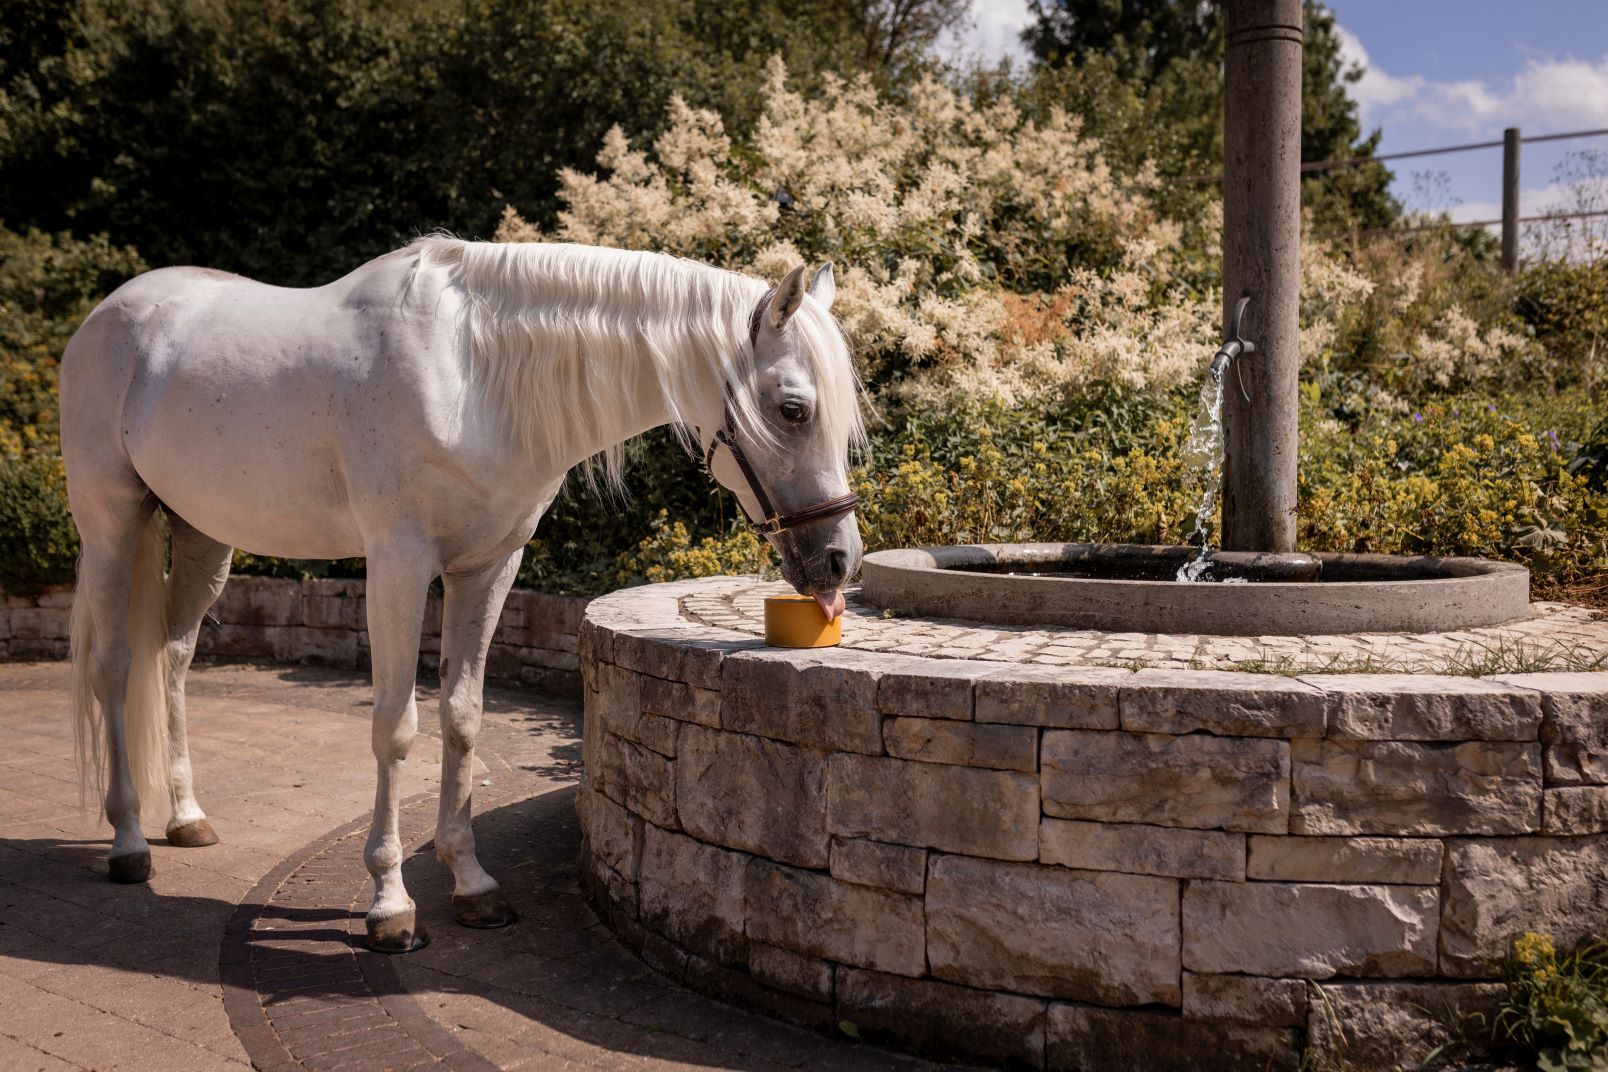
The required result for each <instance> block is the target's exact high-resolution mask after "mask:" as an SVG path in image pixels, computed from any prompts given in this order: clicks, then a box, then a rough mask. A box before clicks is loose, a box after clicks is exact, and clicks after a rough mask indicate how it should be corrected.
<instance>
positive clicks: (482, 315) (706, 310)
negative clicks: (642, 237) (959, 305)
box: [411, 236, 864, 488]
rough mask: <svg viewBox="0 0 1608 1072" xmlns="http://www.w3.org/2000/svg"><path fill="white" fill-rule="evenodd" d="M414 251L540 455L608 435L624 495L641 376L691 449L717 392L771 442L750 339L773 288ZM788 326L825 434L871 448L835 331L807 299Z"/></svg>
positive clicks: (479, 250)
mask: <svg viewBox="0 0 1608 1072" xmlns="http://www.w3.org/2000/svg"><path fill="white" fill-rule="evenodd" d="M411 248H412V249H414V250H416V251H417V252H418V255H419V263H420V269H421V270H423V269H424V268H426V267H428V266H431V265H441V266H445V267H448V268H449V269H450V270H451V271H452V272H453V273H454V278H455V282H456V283H457V284H458V285H459V286H461V287H462V289H463V292H464V294H465V296H466V298H467V307H466V308H467V312H466V314H465V320H466V323H465V325H464V328H465V338H466V342H467V349H468V359H469V362H470V365H471V377H472V380H473V382H474V383H475V384H476V386H477V387H479V388H480V389H482V390H484V392H485V394H486V396H487V397H488V398H489V399H490V400H491V402H492V404H493V406H494V407H495V408H496V410H497V411H498V415H499V417H500V418H501V419H502V420H503V421H504V422H505V423H504V427H505V428H507V429H508V430H509V431H510V432H511V433H512V434H514V435H516V436H517V437H518V438H519V439H520V440H521V441H522V442H523V443H524V445H525V446H526V448H527V449H528V450H530V451H531V452H532V453H533V455H534V456H537V457H542V456H545V457H547V458H552V459H558V458H563V457H565V456H566V455H568V454H569V453H571V452H572V451H573V449H574V444H575V443H577V442H584V441H586V440H588V439H592V438H593V437H594V436H595V435H596V434H597V432H598V431H600V430H601V431H603V432H604V433H606V434H608V435H609V439H610V441H611V442H613V443H614V445H613V446H611V447H609V448H608V449H607V450H605V451H604V452H603V454H602V455H601V460H602V463H603V472H604V475H605V479H606V480H607V481H608V483H609V485H610V486H612V487H615V488H618V487H619V486H620V474H621V461H622V458H623V451H624V446H625V443H624V441H625V440H626V439H627V438H628V437H629V435H630V434H631V432H633V431H635V429H631V428H628V427H627V426H626V422H627V421H628V420H629V415H628V414H625V413H622V412H621V409H622V407H621V405H620V400H621V399H622V398H625V397H631V396H632V395H634V394H635V390H634V389H637V388H640V387H641V386H643V385H642V384H641V382H640V378H641V377H643V376H650V377H652V378H653V379H654V380H655V381H656V382H657V385H658V387H659V389H660V390H661V391H662V392H663V395H664V399H665V401H666V403H667V405H668V408H669V412H670V414H671V419H672V422H673V426H674V427H675V428H676V430H677V433H678V434H679V435H680V436H681V437H682V441H683V443H684V444H687V445H689V446H690V445H691V443H692V436H693V433H692V431H691V423H692V421H693V420H694V419H695V417H696V416H697V415H698V413H697V408H696V407H697V405H698V403H699V401H700V400H707V399H708V398H709V397H710V395H711V387H714V389H715V391H716V392H718V390H719V385H720V384H721V383H722V382H724V383H725V384H727V385H729V392H730V406H731V411H732V416H733V420H734V421H735V422H736V423H737V427H738V429H739V431H740V433H741V434H743V435H744V436H748V437H752V438H753V440H757V441H765V440H766V439H768V438H769V435H770V433H769V432H768V431H767V428H768V426H767V424H766V422H765V420H764V418H763V416H762V415H761V413H760V409H759V399H758V396H757V394H756V391H755V387H756V379H755V370H754V367H753V361H752V360H751V350H750V347H749V341H748V340H749V323H750V317H751V316H752V314H753V312H754V310H755V307H756V305H757V304H758V302H759V301H760V299H761V298H762V297H764V295H765V292H766V289H767V288H766V284H764V283H762V282H760V281H759V280H757V279H752V278H749V277H748V276H744V275H739V274H738V273H736V272H728V271H724V270H722V269H719V268H714V267H711V266H709V265H706V264H700V263H698V262H696V261H690V260H684V259H682V258H680V257H673V256H670V255H669V254H664V253H643V252H631V251H626V250H618V249H607V248H603V247H597V246H579V245H567V244H560V243H546V242H525V243H501V242H466V241H462V240H459V239H456V238H450V237H443V236H431V237H426V238H420V239H418V240H417V241H415V242H414V243H413V244H412V246H411ZM788 325H789V330H790V331H796V332H799V333H800V338H799V342H800V344H801V345H800V351H801V353H802V355H803V359H804V360H805V361H806V362H808V363H809V365H810V366H811V369H810V371H811V373H812V378H813V380H814V382H815V389H816V396H817V397H816V412H817V419H818V420H819V421H821V422H822V429H821V430H822V432H823V434H825V435H827V436H829V437H831V438H830V440H829V441H831V442H839V443H844V444H845V445H848V444H854V445H858V444H860V443H862V442H863V440H864V429H863V425H862V423H861V418H860V405H859V401H860V400H859V382H858V379H857V378H856V375H855V372H854V365H853V361H852V359H851V357H850V355H849V350H848V345H847V342H846V341H845V339H844V336H843V333H842V331H841V329H840V328H839V327H838V324H837V321H836V320H835V319H834V318H833V317H832V314H831V313H830V312H829V311H828V310H827V309H825V308H824V307H822V306H821V304H820V303H819V302H816V301H814V300H813V299H809V298H806V299H805V301H804V303H803V306H802V307H801V308H800V309H799V311H798V312H797V313H795V314H794V315H793V317H792V319H791V320H789V321H788ZM717 397H718V394H717ZM706 431H709V430H706Z"/></svg>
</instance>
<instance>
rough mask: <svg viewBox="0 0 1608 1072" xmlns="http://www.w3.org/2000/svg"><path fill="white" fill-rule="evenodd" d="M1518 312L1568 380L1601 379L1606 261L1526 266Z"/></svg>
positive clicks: (1607, 334) (1606, 336)
mask: <svg viewBox="0 0 1608 1072" xmlns="http://www.w3.org/2000/svg"><path fill="white" fill-rule="evenodd" d="M1517 308H1518V313H1519V315H1520V316H1521V317H1523V318H1524V321H1525V323H1527V324H1529V325H1530V327H1531V329H1533V330H1534V331H1535V337H1536V339H1537V341H1539V342H1540V343H1541V344H1542V345H1543V346H1545V347H1546V348H1547V351H1548V353H1550V354H1551V355H1552V356H1553V358H1554V359H1555V360H1556V361H1558V362H1559V363H1560V364H1562V365H1563V366H1564V367H1565V368H1566V369H1567V371H1568V374H1569V380H1570V382H1574V383H1582V382H1584V383H1592V382H1595V381H1596V380H1597V379H1599V378H1600V377H1601V375H1602V368H1603V364H1604V363H1605V362H1608V258H1605V259H1599V260H1596V261H1589V262H1578V263H1577V262H1570V261H1549V262H1544V263H1541V264H1537V265H1534V266H1532V267H1529V268H1527V269H1526V270H1525V271H1524V273H1523V274H1522V275H1521V276H1520V277H1519V293H1518V305H1517Z"/></svg>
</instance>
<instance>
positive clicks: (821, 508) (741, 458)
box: [704, 290, 860, 538]
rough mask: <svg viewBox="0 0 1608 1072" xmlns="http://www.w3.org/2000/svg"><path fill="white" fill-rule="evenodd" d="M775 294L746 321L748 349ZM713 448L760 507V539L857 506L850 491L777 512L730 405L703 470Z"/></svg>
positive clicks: (754, 524) (757, 524)
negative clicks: (725, 455) (726, 454)
mask: <svg viewBox="0 0 1608 1072" xmlns="http://www.w3.org/2000/svg"><path fill="white" fill-rule="evenodd" d="M775 293H776V292H775V291H774V290H773V291H771V292H770V293H769V294H766V295H765V297H764V298H762V299H760V302H759V304H758V305H757V306H755V308H754V315H753V317H752V319H751V320H750V321H749V327H748V344H749V346H750V347H752V346H753V345H754V343H755V342H757V341H758V339H759V325H760V322H761V319H762V318H763V316H764V314H765V307H766V306H767V305H769V304H770V300H771V297H772V296H773V295H774V294H775ZM716 447H725V448H726V449H727V450H728V451H730V452H731V458H732V461H734V462H736V463H737V469H738V471H739V472H741V473H742V474H743V480H744V481H746V482H747V483H748V490H749V492H751V493H752V494H753V496H754V501H755V502H757V503H758V504H759V509H760V512H761V513H762V514H763V515H764V517H763V518H762V519H761V520H758V521H756V520H754V518H753V517H752V516H749V518H748V527H749V528H751V529H753V530H754V532H755V533H757V534H758V535H760V536H764V537H767V538H769V537H771V536H776V535H779V534H781V533H783V532H786V531H787V530H788V529H795V528H798V527H799V526H800V525H808V524H809V523H810V522H812V521H825V520H827V519H829V518H834V517H842V516H843V515H844V514H847V513H851V512H853V511H854V509H855V508H856V507H858V506H859V505H860V497H859V496H858V495H856V494H854V492H852V491H851V492H849V493H848V494H847V495H839V496H838V497H837V498H835V499H826V500H825V501H823V502H818V503H811V504H810V505H809V506H805V507H801V508H800V509H797V510H794V511H793V512H792V513H790V514H779V513H777V512H776V507H775V505H774V504H773V503H772V502H771V497H770V496H769V495H767V494H766V493H765V485H764V484H763V483H761V482H760V479H759V474H758V473H756V472H754V467H753V465H752V464H751V463H750V462H749V460H748V456H747V455H746V454H744V453H743V448H741V447H739V446H738V445H737V424H736V422H735V421H733V420H732V416H731V406H729V405H728V406H727V407H726V426H725V427H724V428H721V429H720V430H719V431H717V432H715V438H714V439H713V440H711V441H710V443H709V449H708V450H707V451H705V452H704V466H705V468H708V467H709V464H710V462H712V461H714V458H715V448H716ZM711 475H713V470H711ZM737 505H738V506H740V507H742V510H743V513H744V514H745V515H746V514H748V507H746V506H743V502H742V500H741V499H738V500H737Z"/></svg>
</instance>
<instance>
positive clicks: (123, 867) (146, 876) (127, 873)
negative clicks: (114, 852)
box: [106, 849, 156, 884]
mask: <svg viewBox="0 0 1608 1072" xmlns="http://www.w3.org/2000/svg"><path fill="white" fill-rule="evenodd" d="M106 869H107V871H109V872H110V873H111V876H112V881H113V882H123V883H129V884H133V883H136V882H149V881H151V875H152V874H154V873H155V871H156V868H154V867H152V866H151V850H149V849H141V850H140V851H139V852H131V853H129V854H128V855H127V856H108V857H107V858H106Z"/></svg>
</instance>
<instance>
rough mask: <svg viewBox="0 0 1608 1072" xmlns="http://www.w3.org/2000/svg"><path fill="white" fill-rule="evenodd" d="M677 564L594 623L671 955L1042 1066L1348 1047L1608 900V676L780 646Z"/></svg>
mask: <svg viewBox="0 0 1608 1072" xmlns="http://www.w3.org/2000/svg"><path fill="white" fill-rule="evenodd" d="M722 583H724V582H720V581H706V582H685V583H681V584H677V585H663V586H657V587H654V588H647V589H636V590H632V591H629V592H623V593H616V594H615V595H613V596H608V597H604V598H602V599H600V600H597V601H595V602H594V603H593V604H592V605H591V607H590V608H589V609H588V612H587V620H586V622H585V624H584V625H583V628H582V635H581V662H582V668H583V672H584V674H585V677H586V693H585V698H586V728H585V742H584V743H585V767H586V778H585V782H584V784H583V786H582V787H581V791H580V796H579V810H580V815H581V822H582V830H583V835H584V838H585V841H584V849H583V873H584V877H585V880H586V882H587V884H588V886H589V888H590V890H591V891H592V893H593V895H594V897H595V898H596V900H597V903H598V904H599V906H600V908H601V910H602V911H603V913H604V914H605V916H606V918H607V919H608V921H609V923H610V925H611V926H612V927H613V928H614V929H615V931H616V932H617V933H618V934H619V935H620V936H621V937H622V938H623V939H624V940H625V941H626V942H627V943H628V944H630V945H631V946H632V947H633V948H635V949H637V950H639V951H640V952H641V954H642V955H643V956H644V957H645V958H646V959H648V960H649V961H650V962H651V963H653V964H654V965H655V966H657V967H660V968H661V969H663V970H666V971H668V972H671V973H673V974H675V975H677V976H679V977H682V978H685V979H687V980H689V981H690V982H692V983H693V984H694V985H697V986H699V987H701V988H704V989H706V990H709V991H711V992H713V993H715V994H717V995H720V996H724V997H726V998H728V999H731V1000H734V1001H739V1002H742V1003H745V1004H749V1005H752V1006H755V1007H758V1008H760V1009H763V1010H765V1011H768V1012H771V1013H773V1014H775V1015H779V1016H783V1017H786V1018H788V1019H792V1020H795V1021H798V1022H802V1023H807V1024H813V1025H817V1026H823V1027H832V1026H834V1025H837V1024H839V1023H841V1022H842V1021H849V1022H851V1023H853V1024H854V1025H855V1026H856V1028H857V1029H858V1030H859V1031H860V1033H861V1034H863V1035H866V1036H867V1037H873V1038H880V1039H884V1040H887V1041H891V1042H893V1043H895V1044H899V1045H904V1046H908V1047H911V1048H915V1049H919V1050H923V1051H926V1052H930V1053H935V1054H937V1055H939V1056H946V1057H963V1058H973V1059H981V1060H984V1061H988V1062H993V1063H1007V1064H1015V1065H1021V1066H1025V1067H1032V1068H1046V1067H1047V1068H1052V1069H1089V1070H1095V1069H1098V1070H1102V1072H1104V1070H1116V1069H1123V1068H1136V1069H1137V1068H1158V1067H1167V1068H1243V1067H1256V1068H1263V1067H1273V1068H1295V1067H1298V1066H1299V1064H1300V1062H1301V1060H1302V1055H1303V1052H1304V1051H1305V1050H1306V1049H1308V1048H1312V1049H1315V1050H1317V1051H1319V1052H1321V1053H1324V1054H1325V1055H1327V1056H1330V1057H1332V1058H1337V1059H1340V1060H1343V1061H1345V1062H1346V1063H1347V1066H1348V1067H1352V1068H1357V1069H1367V1068H1375V1067H1377V1068H1393V1067H1396V1066H1397V1065H1399V1064H1402V1063H1411V1062H1412V1061H1413V1060H1415V1059H1416V1058H1421V1057H1422V1056H1424V1055H1425V1054H1427V1053H1428V1052H1429V1051H1430V1050H1431V1049H1433V1048H1434V1047H1435V1046H1436V1045H1437V1044H1438V1043H1439V1042H1440V1041H1442V1040H1444V1039H1445V1037H1446V1034H1445V1030H1444V1027H1443V1026H1442V1024H1441V1021H1442V1020H1443V1019H1445V1018H1447V1017H1448V1016H1451V1015H1455V1014H1456V1013H1458V1012H1459V1011H1464V1010H1476V1009H1488V1008H1490V1006H1491V1005H1492V1003H1493V1002H1494V1001H1495V1000H1496V998H1497V997H1498V996H1499V995H1500V992H1501V988H1500V986H1499V985H1498V984H1495V983H1493V981H1492V980H1493V977H1494V975H1495V971H1494V966H1493V963H1492V962H1493V960H1495V959H1497V958H1500V957H1501V955H1502V954H1503V952H1504V951H1505V948H1506V943H1507V940H1508V938H1509V937H1510V936H1511V935H1512V934H1514V933H1516V932H1518V931H1520V930H1527V929H1534V930H1542V931H1547V932H1550V933H1552V934H1553V935H1554V937H1555V938H1556V939H1557V940H1558V941H1559V943H1560V944H1567V943H1569V942H1571V941H1573V940H1574V939H1576V938H1578V937H1580V936H1581V935H1583V934H1585V933H1587V932H1590V931H1594V930H1595V931H1601V930H1602V929H1603V928H1604V926H1605V925H1608V806H1605V805H1604V803H1603V796H1604V794H1608V728H1605V727H1608V675H1603V674H1561V675H1550V674H1549V675H1516V676H1513V677H1507V678H1500V679H1480V680H1476V679H1466V678H1447V677H1432V676H1412V675H1400V676H1397V675H1378V676H1375V675H1359V676H1353V675H1316V676H1311V677H1305V678H1287V677H1277V676H1267V675H1252V674H1242V673H1231V672H1217V671H1208V672H1194V671H1162V670H1146V671H1140V672H1137V673H1134V672H1130V671H1128V670H1126V669H1114V668H1113V669H1107V668H1083V669H1069V668H1043V667H1037V666H1032V665H1022V664H1012V663H1008V662H999V661H996V662H981V661H968V660H961V659H933V658H923V657H916V656H907V655H899V654H889V653H874V652H866V651H855V650H849V649H832V650H825V651H783V650H777V649H770V648H765V647H763V646H762V645H761V644H760V643H759V642H758V641H757V640H756V639H754V638H753V637H751V636H747V635H744V634H739V633H732V632H728V631H725V630H723V629H719V628H714V627H710V626H706V625H701V624H696V623H693V622H691V621H689V620H688V619H686V618H685V617H683V616H682V615H681V613H680V611H679V600H681V599H682V598H685V597H687V596H689V595H698V594H706V593H707V592H708V591H709V590H711V589H712V588H718V586H719V585H721V584H722Z"/></svg>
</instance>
